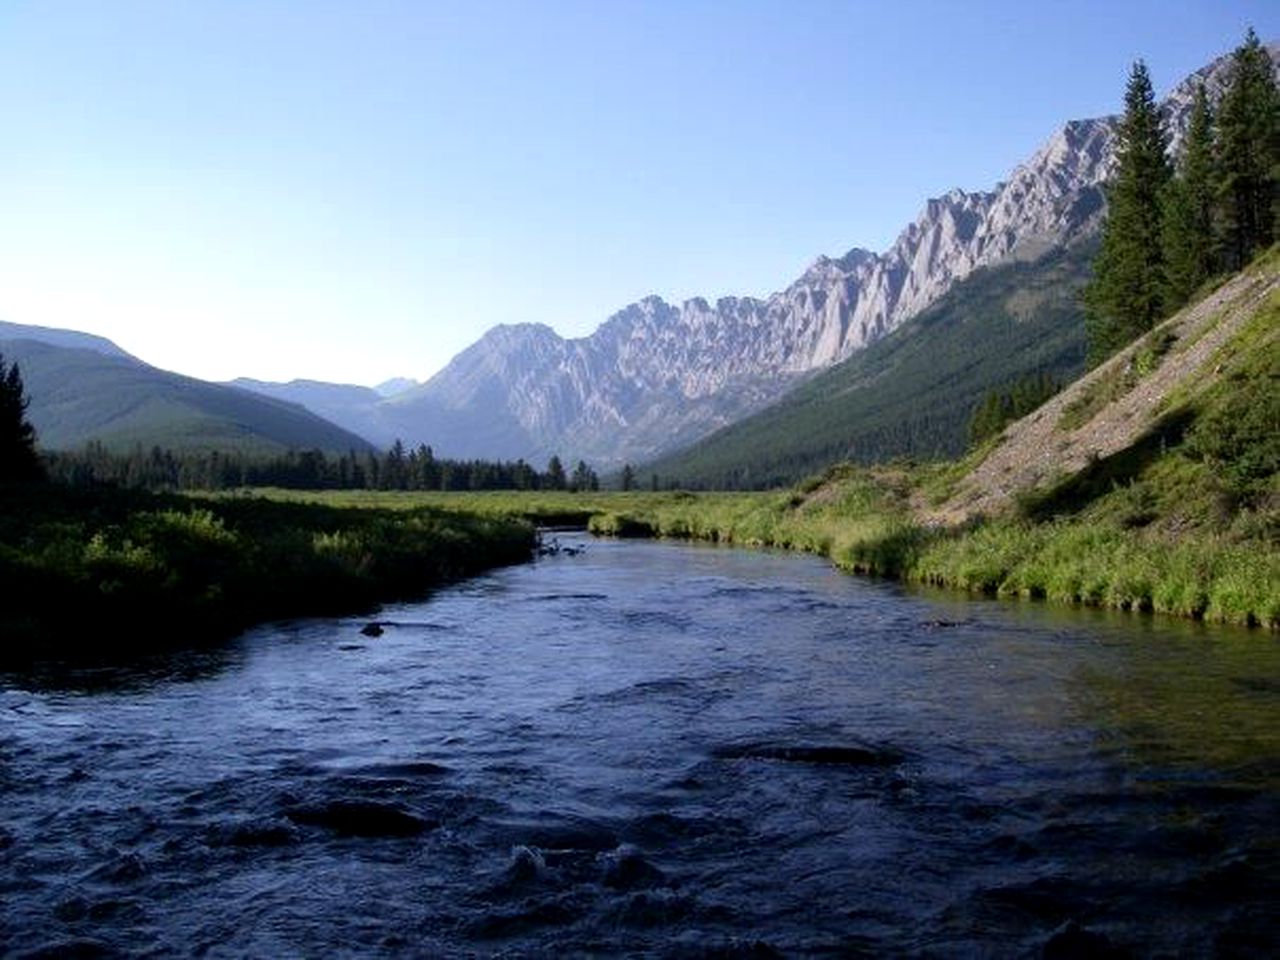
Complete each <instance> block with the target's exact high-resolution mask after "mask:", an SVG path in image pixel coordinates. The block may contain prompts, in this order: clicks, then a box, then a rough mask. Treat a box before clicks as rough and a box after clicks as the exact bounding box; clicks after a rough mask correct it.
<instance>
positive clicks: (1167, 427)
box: [1018, 409, 1195, 522]
mask: <svg viewBox="0 0 1280 960" xmlns="http://www.w3.org/2000/svg"><path fill="white" fill-rule="evenodd" d="M1194 420H1195V414H1194V413H1193V412H1192V411H1190V410H1185V409H1184V410H1177V411H1174V412H1173V413H1170V414H1167V415H1166V416H1164V417H1162V418H1161V419H1160V420H1159V421H1157V422H1156V424H1155V425H1154V426H1153V427H1152V428H1151V429H1150V430H1149V431H1147V432H1146V433H1145V434H1143V435H1142V436H1141V437H1139V438H1138V440H1136V441H1135V442H1134V443H1133V444H1132V445H1131V446H1129V447H1126V448H1125V449H1123V450H1120V451H1118V452H1116V453H1113V454H1112V455H1111V456H1109V457H1102V458H1099V459H1096V460H1092V461H1090V463H1089V464H1088V465H1087V466H1086V467H1085V468H1084V469H1083V470H1081V471H1079V472H1078V473H1076V474H1074V475H1072V476H1070V477H1067V478H1066V479H1065V480H1062V481H1060V482H1059V483H1057V484H1054V485H1053V486H1051V487H1047V488H1044V489H1035V490H1031V491H1029V492H1027V493H1026V494H1024V495H1023V496H1021V497H1020V498H1019V499H1018V510H1019V512H1020V513H1021V514H1022V515H1023V516H1024V517H1026V518H1027V519H1028V520H1034V521H1036V522H1041V521H1045V520H1051V519H1053V518H1054V517H1063V516H1071V515H1073V514H1076V513H1079V512H1080V511H1082V510H1084V509H1085V508H1086V507H1088V506H1089V505H1090V504H1091V503H1093V502H1094V501H1095V500H1097V499H1098V498H1099V497H1102V496H1105V495H1106V494H1108V493H1110V492H1111V491H1112V490H1114V489H1115V488H1116V487H1118V486H1121V485H1124V484H1127V483H1129V482H1130V481H1131V480H1134V479H1135V478H1137V477H1139V476H1140V475H1141V474H1142V473H1143V471H1145V470H1146V469H1147V467H1149V466H1150V465H1151V464H1152V463H1154V462H1155V461H1156V460H1158V459H1159V458H1160V457H1162V456H1163V455H1164V454H1165V452H1166V451H1168V450H1170V449H1172V448H1173V447H1176V446H1177V445H1178V444H1180V443H1181V442H1182V438H1183V437H1184V436H1185V435H1186V432H1187V430H1188V429H1189V428H1190V427H1191V424H1192V422H1193V421H1194Z"/></svg>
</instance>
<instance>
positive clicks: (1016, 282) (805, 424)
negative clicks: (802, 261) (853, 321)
mask: <svg viewBox="0 0 1280 960" xmlns="http://www.w3.org/2000/svg"><path fill="white" fill-rule="evenodd" d="M1094 249H1095V244H1094V243H1092V242H1082V243H1078V244H1076V245H1074V246H1072V247H1069V248H1067V249H1066V250H1060V251H1055V252H1054V253H1051V254H1048V255H1046V256H1045V257H1042V258H1041V259H1040V260H1038V261H1035V262H1032V263H1026V262H1017V263H1010V264H1006V265H1004V266H999V267H992V268H986V269H982V270H979V271H977V272H976V273H974V274H972V275H971V276H969V277H967V278H966V279H965V280H963V281H961V282H959V283H957V284H956V285H955V286H954V287H953V288H952V289H951V291H950V292H948V293H947V294H946V295H945V296H943V297H942V299H940V300H939V301H938V302H937V303H935V304H934V305H933V306H931V307H930V308H929V309H928V310H926V311H925V312H924V313H922V314H920V315H919V316H918V317H916V318H914V319H912V320H910V321H908V322H907V323H905V324H903V325H902V326H901V327H900V328H899V329H897V330H895V331H894V332H893V333H891V334H890V335H889V336H887V337H885V338H884V339H882V340H879V341H877V342H876V343H874V344H872V345H871V346H870V347H868V348H867V349H865V350H863V351H861V352H859V353H857V354H855V355H854V356H852V357H850V358H849V359H848V360H846V361H844V362H843V363H840V364H837V365H836V366H834V367H832V368H831V369H829V370H825V371H823V372H822V373H820V374H818V375H816V376H815V377H813V378H812V379H811V380H808V381H807V382H805V383H804V384H802V385H801V386H799V387H797V388H796V389H795V390H793V391H792V392H791V393H789V394H787V396H785V397H783V398H782V399H781V400H780V401H778V402H777V403H776V404H774V405H773V406H771V407H769V408H768V409H766V410H764V411H762V412H760V413H757V414H756V415H754V416H751V417H748V418H746V419H744V420H741V421H739V422H738V423H735V424H733V425H732V426H730V427H728V428H726V429H724V430H721V431H719V432H717V433H715V434H712V435H711V436H710V437H707V438H705V439H704V440H702V441H700V442H699V443H697V444H694V445H693V446H692V447H689V448H688V449H686V450H683V451H681V452H679V453H676V454H674V455H671V456H669V457H665V458H662V459H659V460H657V461H656V462H654V463H651V464H648V465H646V466H645V467H644V469H643V470H642V473H645V474H647V473H649V472H650V471H652V472H655V473H657V474H658V475H659V476H660V477H661V478H662V479H663V480H664V481H666V482H671V483H677V484H679V485H681V486H690V487H712V488H735V487H746V488H758V487H773V486H780V485H783V484H787V483H793V482H795V481H797V480H800V479H801V478H803V477H805V476H807V475H810V474H813V473H816V472H818V471H820V470H822V469H823V468H824V467H826V466H827V465H828V464H831V463H835V462H837V461H840V460H852V461H856V462H862V463H869V462H873V461H877V460H885V459H888V458H891V457H894V456H904V455H910V456H930V457H932V456H955V455H958V454H959V453H961V452H962V451H963V447H964V442H965V426H966V423H967V421H968V418H969V413H970V410H971V409H972V408H973V406H974V404H975V403H977V402H978V400H979V399H980V398H981V397H982V396H983V394H984V393H986V392H987V391H988V390H990V389H992V388H994V387H997V386H1003V385H1006V384H1008V383H1010V382H1012V381H1014V380H1016V379H1018V378H1019V377H1021V376H1024V375H1027V374H1031V373H1047V374H1050V375H1052V376H1054V377H1057V378H1059V379H1064V380H1065V379H1072V378H1074V377H1075V376H1077V375H1078V374H1079V373H1080V371H1081V370H1082V369H1083V365H1084V325H1083V319H1082V311H1081V308H1080V305H1079V300H1078V293H1079V291H1080V289H1081V287H1082V286H1083V284H1084V283H1085V281H1086V279H1087V277H1088V269H1089V261H1090V259H1091V257H1092V254H1093V251H1094Z"/></svg>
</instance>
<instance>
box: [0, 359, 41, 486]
mask: <svg viewBox="0 0 1280 960" xmlns="http://www.w3.org/2000/svg"><path fill="white" fill-rule="evenodd" d="M27 402H28V401H27V397H26V392H25V390H24V388H23V386H22V373H21V371H20V370H19V369H18V364H17V363H16V362H15V363H13V364H12V365H9V366H8V367H7V368H6V365H5V361H4V354H0V484H5V483H22V482H29V481H32V480H38V479H39V478H40V477H41V474H42V471H41V468H40V461H39V458H38V457H37V456H36V447H35V442H36V434H35V430H34V429H32V426H31V423H30V421H28V420H27V415H26V414H27Z"/></svg>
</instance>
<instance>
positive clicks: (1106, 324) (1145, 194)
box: [1085, 60, 1169, 366]
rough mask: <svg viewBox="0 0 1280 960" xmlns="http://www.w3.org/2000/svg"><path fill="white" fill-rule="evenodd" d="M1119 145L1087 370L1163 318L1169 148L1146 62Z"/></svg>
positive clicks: (1132, 83) (1090, 292)
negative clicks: (1163, 238) (1163, 205)
mask: <svg viewBox="0 0 1280 960" xmlns="http://www.w3.org/2000/svg"><path fill="white" fill-rule="evenodd" d="M1117 140H1118V144H1117V150H1116V173H1115V177H1114V179H1113V180H1112V181H1111V183H1110V184H1109V186H1108V188H1107V206H1108V210H1107V221H1106V224H1105V226H1104V227H1103V232H1102V248H1101V250H1100V251H1099V252H1098V256H1097V258H1096V259H1095V260H1094V264H1093V271H1094V276H1093V280H1092V281H1091V282H1090V283H1089V286H1088V287H1087V288H1086V289H1085V307H1086V320H1085V331H1086V334H1087V337H1088V342H1089V352H1088V362H1089V365H1090V366H1095V365H1097V364H1098V363H1100V362H1101V361H1102V360H1104V359H1106V358H1107V357H1108V356H1110V355H1111V354H1112V353H1114V352H1115V351H1116V350H1118V349H1119V348H1120V347H1122V346H1124V345H1125V344H1126V343H1128V342H1129V341H1131V340H1133V339H1134V338H1135V337H1137V336H1139V335H1140V334H1142V333H1143V332H1145V331H1146V330H1149V329H1151V327H1152V326H1154V325H1155V323H1156V321H1157V320H1159V319H1160V318H1161V317H1162V316H1163V315H1164V255H1163V249H1162V245H1161V237H1160V232H1161V231H1160V198H1161V195H1162V194H1163V192H1164V189H1165V184H1166V183H1167V182H1168V180H1169V161H1168V158H1167V157H1166V155H1165V150H1166V146H1167V143H1168V141H1167V138H1166V136H1165V133H1164V130H1163V128H1162V126H1161V123H1160V113H1159V111H1158V110H1157V108H1156V102H1155V94H1154V92H1153V90H1152V87H1151V77H1150V75H1149V74H1148V73H1147V66H1146V64H1145V63H1144V62H1143V61H1141V60H1139V61H1137V62H1136V63H1135V64H1134V65H1133V70H1132V71H1131V72H1130V74H1129V83H1128V87H1127V89H1126V91H1125V111H1124V117H1123V119H1122V120H1121V122H1120V128H1119V130H1118V131H1117Z"/></svg>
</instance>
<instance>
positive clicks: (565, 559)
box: [0, 541, 1280, 957]
mask: <svg viewBox="0 0 1280 960" xmlns="http://www.w3.org/2000/svg"><path fill="white" fill-rule="evenodd" d="M381 616H382V617H383V618H385V619H386V620H389V621H393V622H394V625H392V626H388V627H387V628H386V631H385V633H384V634H383V635H382V636H381V637H377V638H369V637H365V636H362V635H361V633H360V628H361V626H363V624H364V621H361V620H325V621H308V622H301V623H296V624H288V625H276V626H272V627H267V628H263V629H259V630H256V631H253V632H251V633H250V634H248V635H246V636H244V637H243V638H241V639H239V640H237V641H236V642H234V643H232V644H230V645H228V646H227V647H225V648H223V649H220V650H218V651H216V652H213V653H203V654H184V655H174V656H170V657H166V658H159V659H156V660H152V661H149V662H147V663H141V664H135V665H132V666H131V667H130V668H129V669H111V670H108V669H100V670H93V669H85V668H80V669H77V670H75V671H65V670H64V671H57V670H44V671H41V672H40V673H38V674H26V675H7V676H4V677H3V678H0V801H2V805H0V810H2V811H3V819H2V820H0V823H2V826H0V945H3V946H4V947H5V948H6V950H7V951H8V952H9V953H11V954H13V955H16V956H22V955H24V954H27V953H31V952H36V953H37V954H38V953H39V951H42V950H43V951H46V952H47V953H48V955H51V956H52V955H61V954H65V953H68V952H73V951H76V950H78V951H80V953H81V955H86V956H91V955H99V954H101V955H104V956H110V955H114V954H116V953H120V954H125V955H167V954H180V955H205V956H244V955H252V956H294V955H309V956H342V955H353V956H360V955H378V956H385V955H404V956H470V955H479V956H489V955H502V956H575V955H579V956H595V955H604V956H609V955H617V954H627V955H638V956H647V955H653V956H691V957H699V956H739V955H748V956H774V955H783V956H793V955H800V956H814V955H818V956H848V955H859V954H865V955H868V956H886V955H888V956H894V955H918V956H939V957H951V956H1026V955H1032V956H1034V955H1039V954H1040V953H1041V952H1042V951H1043V952H1045V953H1046V955H1094V956H1098V955H1106V951H1107V950H1111V951H1113V952H1128V953H1130V954H1132V955H1137V956H1146V955H1182V956H1189V955H1195V956H1212V955H1220V956H1264V955H1267V954H1274V953H1275V952H1276V951H1277V948H1278V946H1280V937H1278V935H1277V932H1276V925H1275V924H1276V916H1277V912H1276V909H1277V905H1278V899H1277V890H1278V883H1280V742H1278V730H1280V651H1278V645H1277V642H1276V640H1275V639H1274V638H1273V637H1271V636H1268V635H1266V634H1263V633H1258V632H1252V633H1250V632H1246V631H1227V630H1222V631H1215V630H1210V629H1206V628H1203V627H1198V626H1195V625H1190V624H1178V623H1168V622H1153V621H1149V620H1146V619H1143V618H1141V617H1117V616H1108V615H1103V614H1094V613H1080V612H1070V611H1067V612H1064V611H1058V610H1053V609H1051V608H1048V607H1045V606H1040V605H1036V604H1021V605H1006V604H999V603H994V602H970V601H963V600H958V599H956V598H954V597H951V596H947V595H934V594H929V595H920V594H912V593H908V592H905V591H903V590H902V589H900V588H898V587H895V586H890V585H884V584H877V583H871V582H867V581H863V580H858V579H853V578H849V577H845V576H842V575H839V574H837V573H834V572H832V571H830V570H829V569H828V568H827V567H826V566H825V565H824V564H823V563H822V562H820V561H818V560H815V559H812V558H807V557H797V556H791V555H778V554H770V553H764V552H749V551H733V550H718V549H712V548H696V547H689V546H679V545H670V544H655V543H634V542H596V541H592V542H588V543H587V544H586V550H585V552H584V553H583V554H581V555H578V556H567V555H561V556H558V557H554V558H547V559H543V560H540V561H539V562H537V563H535V564H532V565H529V566H525V567H518V568H511V569H507V570H502V571H499V572H497V573H495V574H493V575H491V576H486V577H482V578H479V579H476V580H473V581H470V582H468V583H465V584H461V585H459V586H456V587H453V588H450V589H447V590H445V591H443V592H441V593H439V594H437V595H435V596H434V597H432V598H430V599H429V600H426V601H423V602H420V603H412V604H403V605H399V606H395V607H391V608H388V609H387V610H386V611H384V613H383V614H382V615H381ZM180 629H181V625H175V630H179V631H180ZM1072 950H1074V951H1075V953H1074V954H1073V953H1071V952H1070V951H1072ZM1064 951H1067V952H1064Z"/></svg>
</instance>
